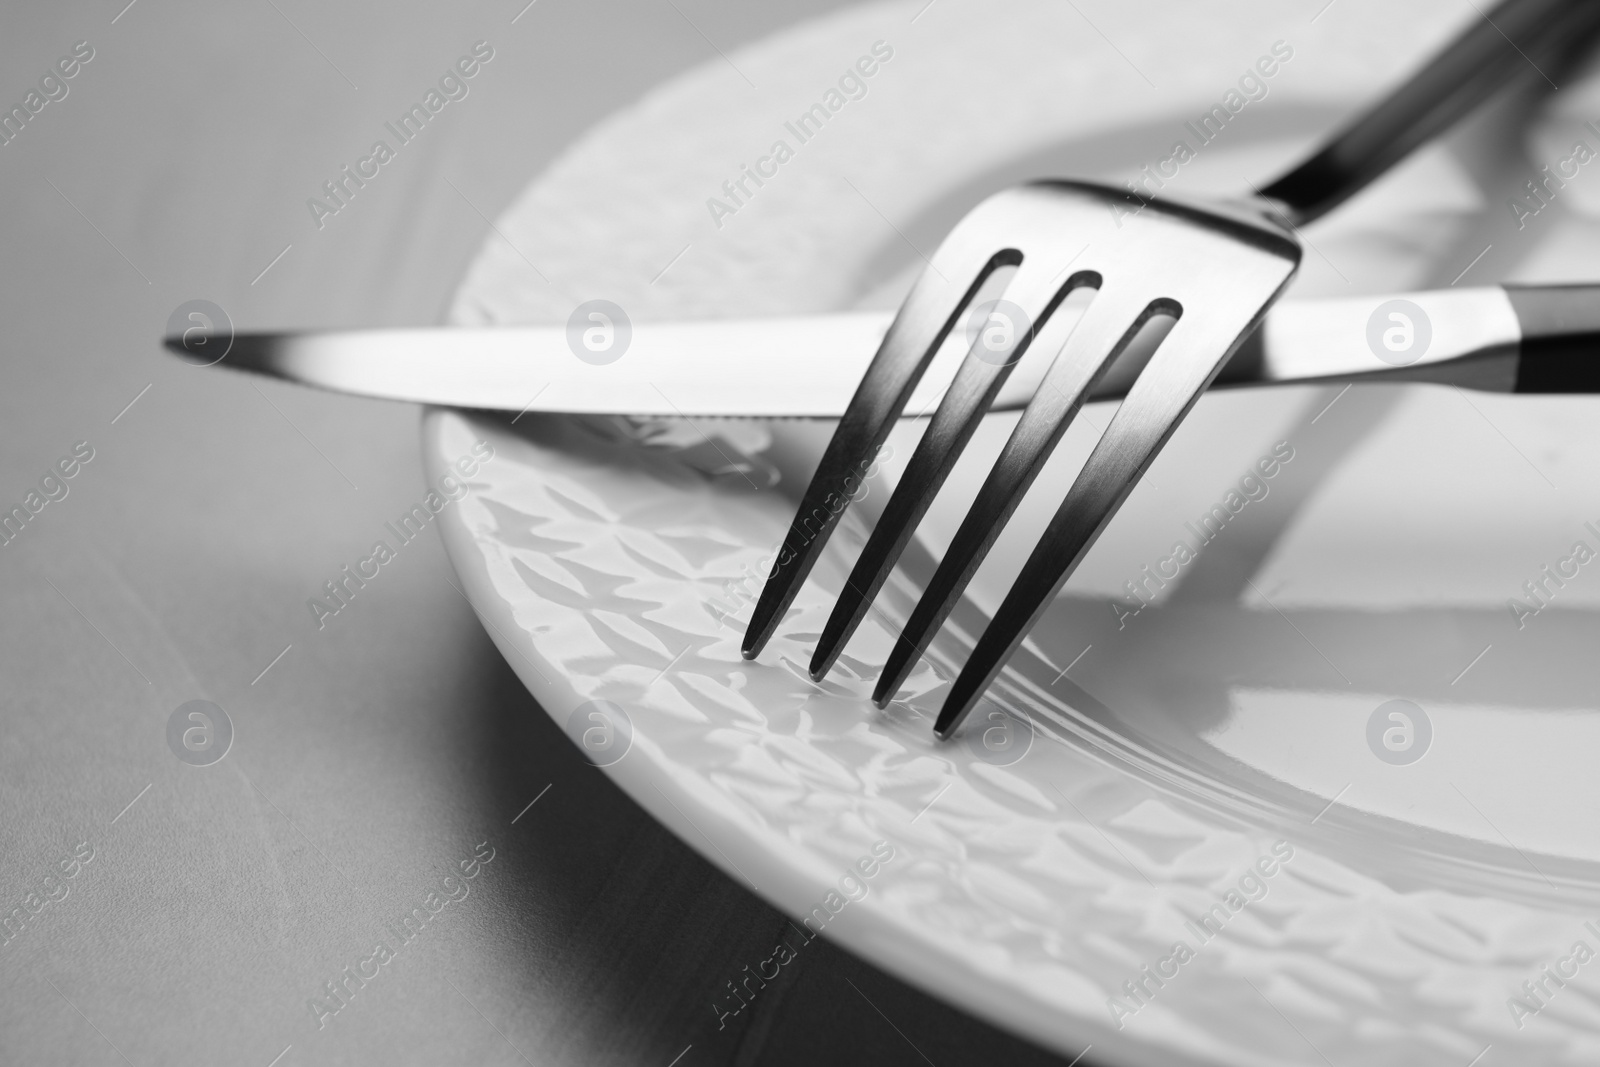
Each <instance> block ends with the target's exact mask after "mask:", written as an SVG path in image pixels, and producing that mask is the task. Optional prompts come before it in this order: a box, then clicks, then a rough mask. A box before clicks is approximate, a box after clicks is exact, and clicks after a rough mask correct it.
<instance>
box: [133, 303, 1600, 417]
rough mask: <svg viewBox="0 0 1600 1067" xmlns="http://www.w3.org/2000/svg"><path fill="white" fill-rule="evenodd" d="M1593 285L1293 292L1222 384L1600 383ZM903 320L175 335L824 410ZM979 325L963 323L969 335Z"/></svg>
mask: <svg viewBox="0 0 1600 1067" xmlns="http://www.w3.org/2000/svg"><path fill="white" fill-rule="evenodd" d="M1597 294H1600V287H1595V286H1587V285H1583V286H1537V287H1523V288H1515V287H1502V286H1488V287H1479V288H1470V289H1445V290H1434V291H1428V292H1413V293H1405V294H1396V295H1379V296H1364V297H1350V298H1340V299H1334V300H1298V301H1285V302H1283V303H1280V304H1279V305H1278V306H1277V307H1276V308H1274V309H1273V311H1272V312H1271V313H1270V314H1269V315H1268V317H1267V319H1266V320H1265V322H1264V323H1263V325H1262V326H1261V328H1260V329H1258V330H1257V331H1256V333H1255V334H1254V335H1253V336H1252V338H1251V339H1250V340H1249V341H1248V342H1247V343H1246V344H1245V346H1244V347H1243V348H1242V349H1241V350H1240V352H1239V353H1238V354H1237V355H1236V356H1235V357H1234V359H1233V360H1232V361H1230V363H1229V364H1228V366H1227V367H1226V368H1225V369H1224V370H1223V372H1222V374H1221V375H1219V376H1218V379H1217V381H1216V383H1215V384H1214V385H1213V388H1227V387H1239V386H1256V385H1278V384H1290V383H1314V382H1329V381H1334V382H1337V381H1367V380H1394V381H1433V382H1448V383H1452V384H1456V385H1460V386H1465V387H1469V388H1475V389H1483V390H1490V391H1498V392H1512V391H1521V392H1573V391H1576V392H1588V391H1600V382H1596V381H1593V380H1592V379H1593V378H1594V374H1593V373H1592V372H1587V373H1586V374H1579V375H1577V376H1576V377H1574V376H1573V375H1572V374H1569V373H1566V372H1564V371H1562V369H1561V368H1562V367H1564V366H1566V363H1564V362H1563V363H1560V364H1559V365H1558V364H1557V363H1556V362H1553V361H1554V360H1557V359H1558V357H1559V358H1560V359H1562V360H1565V359H1566V357H1567V356H1570V355H1571V354H1573V352H1574V351H1575V350H1584V351H1587V350H1589V349H1592V348H1593V347H1594V346H1595V345H1596V343H1597V342H1600V295H1597ZM893 317H894V316H893V313H892V312H877V311H862V312H841V313H832V314H817V315H801V316H793V317H788V318H765V319H725V320H707V321H699V322H642V323H634V324H630V326H629V328H626V329H617V328H616V325H617V324H615V323H611V322H609V321H607V322H603V323H587V324H586V323H578V324H576V325H575V326H573V327H568V326H513V327H440V328H423V329H359V330H327V331H300V332H293V331H290V332H257V333H240V334H237V335H233V336H227V335H226V333H225V332H224V331H225V329H226V328H225V327H224V330H219V331H217V332H216V333H214V334H210V335H208V334H205V333H204V332H203V331H201V332H199V333H198V334H197V330H196V329H195V328H191V329H190V330H188V331H186V332H185V333H184V334H183V335H181V336H179V335H173V336H169V337H168V338H166V341H165V343H166V346H167V347H168V348H169V349H171V350H172V351H173V352H174V353H176V354H178V355H179V356H182V357H184V358H186V359H188V360H190V361H191V362H203V363H207V364H211V363H214V364H216V365H219V366H222V367H225V368H228V369H232V370H241V371H249V372H253V373H256V374H263V375H268V376H271V377H276V378H281V379H285V380H288V381H293V382H299V383H301V384H304V385H310V386H316V387H318V388H322V389H330V390H334V391H337V392H343V393H351V394H355V395H360V396H368V397H378V398H384V399H389V400H401V401H410V402H414V403H423V404H436V405H443V406H450V407H461V408H477V409H487V410H497V411H514V412H530V411H531V412H550V413H566V414H627V415H643V416H673V415H677V416H702V417H706V416H709V417H759V418H773V417H809V418H826V417H837V416H838V415H840V414H841V413H842V412H843V411H844V409H845V407H846V406H847V405H848V404H849V401H850V397H851V395H852V394H853V392H854V391H855V388H856V385H857V383H858V382H859V381H860V379H861V375H862V373H863V372H864V371H865V370H866V367H867V364H868V363H869V362H871V359H872V356H873V353H874V352H876V351H877V348H878V344H879V342H880V341H881V340H882V339H883V335H884V333H885V331H886V330H887V329H888V327H889V324H890V322H891V321H892V320H893ZM983 325H984V324H983V323H975V324H970V326H969V330H975V329H979V328H982V327H983ZM591 330H592V331H594V332H590V331H591ZM951 332H952V342H951V343H949V344H947V345H946V346H945V348H944V349H942V350H941V352H940V354H939V356H938V357H936V360H935V362H934V364H933V366H932V367H931V368H930V370H929V372H928V374H926V375H924V377H923V381H922V383H921V384H920V385H919V386H918V388H917V391H916V392H915V393H914V394H913V396H912V398H911V402H910V403H909V404H908V405H907V406H906V412H907V414H908V415H912V416H914V415H917V414H920V413H924V412H927V411H931V410H932V408H933V407H934V405H935V404H937V402H938V400H939V396H940V395H941V394H942V392H943V390H944V388H945V387H946V385H947V384H948V383H949V381H950V380H951V378H952V377H953V375H954V372H955V368H956V366H957V364H958V363H959V361H960V359H961V358H962V357H963V356H964V355H965V352H966V349H967V347H968V345H969V343H970V340H971V339H970V338H969V337H967V336H965V333H966V332H967V331H963V330H962V329H961V328H957V329H955V330H952V331H951ZM630 334H631V336H629V335H630ZM619 339H620V340H619ZM607 342H609V344H608V343H607ZM1552 346H1554V347H1552ZM1134 347H1135V348H1137V347H1138V346H1137V345H1136V346H1134ZM1147 347H1149V348H1150V350H1152V351H1153V346H1147ZM218 351H221V352H222V353H223V355H222V356H221V357H220V358H216V357H215V353H217V352H218ZM1563 353H1564V354H1565V355H1563ZM202 354H203V358H202ZM1530 354H1537V355H1538V357H1539V358H1538V359H1537V360H1534V359H1532V358H1531V355H1530ZM1054 355H1055V353H1053V352H1030V353H1029V354H1028V355H1025V356H1024V357H1023V358H1022V361H1021V363H1020V364H1019V366H1018V367H1017V368H1016V370H1015V371H1014V373H1013V375H1012V377H1011V379H1010V381H1008V382H1007V384H1006V387H1005V389H1004V390H1003V391H1002V393H1001V395H1000V397H999V400H998V402H997V403H996V405H995V410H1014V409H1018V408H1021V407H1023V406H1024V405H1026V403H1027V402H1028V400H1029V398H1030V397H1031V396H1032V395H1033V393H1034V391H1035V389H1036V388H1037V387H1038V385H1039V382H1040V380H1041V378H1042V377H1043V375H1044V372H1045V370H1046V369H1048V366H1049V363H1050V360H1051V359H1052V358H1053V357H1054ZM1148 355H1149V352H1148V351H1147V352H1144V353H1143V354H1142V356H1141V354H1140V353H1138V352H1136V351H1132V350H1130V352H1129V353H1128V354H1127V355H1125V356H1124V357H1123V358H1122V359H1121V361H1120V362H1119V363H1118V365H1117V366H1115V367H1113V368H1112V370H1111V371H1110V372H1108V373H1107V375H1106V376H1105V378H1104V379H1103V380H1102V382H1101V383H1100V385H1099V387H1098V388H1097V389H1096V390H1095V392H1094V393H1093V394H1092V395H1091V399H1093V400H1108V399H1114V398H1116V397H1118V396H1120V395H1122V393H1123V392H1124V391H1125V390H1126V388H1127V385H1128V384H1129V383H1130V382H1131V381H1132V380H1133V378H1134V377H1135V376H1136V375H1137V373H1138V370H1139V369H1140V367H1141V365H1142V363H1141V359H1143V358H1148ZM1584 362H1585V363H1586V364H1587V363H1590V362H1593V363H1600V361H1584ZM1535 363H1536V364H1537V366H1534V364H1535ZM1580 379H1581V380H1580Z"/></svg>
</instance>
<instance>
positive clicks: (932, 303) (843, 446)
mask: <svg viewBox="0 0 1600 1067" xmlns="http://www.w3.org/2000/svg"><path fill="white" fill-rule="evenodd" d="M1003 196H1005V194H999V195H998V196H996V197H993V198H991V199H990V200H988V201H985V202H984V203H983V204H980V205H978V207H976V208H974V209H973V210H972V211H971V212H969V213H968V215H967V216H966V217H965V218H963V219H962V220H961V222H959V223H957V225H956V228H955V229H954V230H952V231H951V232H950V234H949V235H948V236H947V237H946V238H945V239H944V241H943V243H941V244H940V245H939V248H938V250H937V251H935V252H934V254H933V260H932V261H930V262H929V264H928V267H927V269H925V270H924V271H923V272H922V274H921V275H920V276H919V277H918V278H917V281H916V284H915V285H913V286H912V289H911V294H910V295H909V296H908V297H906V300H905V302H904V303H903V304H901V306H900V311H899V313H898V314H897V315H896V316H895V319H894V322H893V324H892V325H890V327H889V332H888V333H887V334H886V335H885V336H884V339H883V344H882V345H880V346H879V348H878V352H877V355H875V356H873V358H872V363H871V365H870V366H869V367H868V368H867V373H866V375H865V376H864V377H863V378H862V380H861V385H860V386H858V387H857V389H856V392H855V395H854V396H853V397H851V399H850V405H849V407H847V408H846V409H845V413H844V416H843V417H842V418H841V419H840V420H839V425H838V428H837V429H835V430H834V433H833V437H832V439H830V440H829V441H828V446H827V448H826V449H825V450H824V451H823V454H822V460H821V462H820V463H818V465H817V471H816V473H815V474H814V475H812V478H811V484H810V485H808V486H807V487H806V491H805V495H804V496H803V497H802V498H801V501H800V507H799V510H798V511H796V512H795V517H794V520H793V521H792V522H791V523H790V525H789V532H788V533H787V534H786V535H785V536H784V540H783V544H782V545H781V546H779V549H778V552H777V555H776V556H775V558H774V562H773V567H772V570H771V572H770V573H769V574H768V575H767V581H766V584H765V585H764V586H762V589H761V596H760V597H759V598H758V599H757V600H756V606H755V608H754V610H753V611H752V612H751V616H750V625H749V626H748V627H747V628H746V630H745V635H744V641H743V645H742V648H741V651H742V653H743V655H744V657H745V658H746V659H754V658H755V657H756V656H757V655H759V654H760V652H761V649H762V648H763V647H765V646H766V643H767V641H768V640H770V639H771V637H772V634H773V632H774V631H776V630H777V628H778V623H779V622H780V621H782V619H783V615H784V612H786V611H787V610H788V608H789V605H790V604H791V603H793V602H794V598H795V595H796V594H797V593H799V591H800V587H801V585H802V584H803V583H804V582H805V580H806V576H807V575H808V574H810V573H811V568H812V566H813V565H815V563H816V561H817V557H818V556H820V555H821V553H822V547H823V545H824V544H825V543H826V542H827V540H828V537H829V535H830V534H832V532H833V528H834V526H835V525H837V524H838V521H839V517H840V516H841V515H843V514H844V510H845V508H846V507H848V506H849V503H850V496H851V494H852V493H853V492H854V491H855V486H852V485H850V484H849V482H850V480H851V479H852V478H854V479H855V480H856V482H858V483H859V481H860V478H861V474H862V471H863V470H864V469H865V466H866V465H867V464H870V462H871V460H872V457H874V456H875V455H877V452H878V449H880V448H881V447H882V446H883V442H884V440H885V439H886V438H887V437H888V436H889V431H890V430H891V429H892V428H893V426H894V424H895V421H896V420H897V419H898V418H899V417H900V413H901V411H902V410H904V408H905V406H906V402H907V401H908V400H910V398H911V393H912V390H913V389H915V388H916V385H917V382H918V381H919V380H920V379H921V378H922V374H923V372H924V371H926V370H927V368H928V364H929V363H930V362H932V360H933V357H934V354H935V353H937V352H938V350H939V347H940V346H941V345H942V344H943V343H944V340H945V338H946V337H947V336H948V335H949V333H950V330H951V329H952V328H953V327H954V326H955V324H956V321H957V319H958V318H959V317H960V315H961V313H962V311H963V310H964V309H965V308H966V306H967V304H969V303H970V302H971V300H972V298H973V296H974V295H975V294H976V293H977V291H978V289H979V288H980V287H981V286H982V284H983V282H984V280H985V279H987V278H988V276H989V275H990V274H992V273H993V272H994V271H995V270H996V269H998V268H999V267H1002V266H1007V265H1013V264H1016V263H1017V262H1019V261H1020V260H1021V258H1022V257H1021V254H1020V253H1018V252H1017V251H1016V250H1015V249H1006V248H1002V249H1000V250H998V251H997V250H996V245H995V242H994V238H993V233H994V228H993V225H992V221H993V219H992V215H993V211H994V207H993V206H994V205H996V204H999V202H1000V200H1001V197H1003ZM1000 208H1001V210H1002V212H1003V211H1004V208H1005V205H1003V204H1000Z"/></svg>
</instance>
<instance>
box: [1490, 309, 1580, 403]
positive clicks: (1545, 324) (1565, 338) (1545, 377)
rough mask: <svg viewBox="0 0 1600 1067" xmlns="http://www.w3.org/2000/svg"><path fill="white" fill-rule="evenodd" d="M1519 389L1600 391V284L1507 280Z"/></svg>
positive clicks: (1518, 390) (1516, 388)
mask: <svg viewBox="0 0 1600 1067" xmlns="http://www.w3.org/2000/svg"><path fill="white" fill-rule="evenodd" d="M1504 288H1505V291H1506V296H1507V297H1509V298H1510V300H1511V309H1512V310H1513V311H1515V312H1516V315H1517V322H1518V324H1519V325H1520V326H1521V328H1522V344H1521V346H1520V352H1519V354H1518V358H1517V384H1516V386H1515V388H1514V390H1513V391H1514V392H1518V393H1600V285H1507V286H1505V287H1504Z"/></svg>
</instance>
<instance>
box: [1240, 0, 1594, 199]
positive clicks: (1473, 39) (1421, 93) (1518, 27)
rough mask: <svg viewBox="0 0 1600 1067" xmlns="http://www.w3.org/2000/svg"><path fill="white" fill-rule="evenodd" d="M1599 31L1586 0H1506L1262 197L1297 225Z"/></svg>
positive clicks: (1554, 65)
mask: <svg viewBox="0 0 1600 1067" xmlns="http://www.w3.org/2000/svg"><path fill="white" fill-rule="evenodd" d="M1597 30H1600V3H1595V2H1593V0H1503V2H1502V3H1500V4H1497V5H1495V7H1494V8H1493V9H1491V10H1490V11H1489V12H1488V14H1487V15H1484V16H1483V17H1481V18H1474V20H1473V23H1472V25H1471V26H1470V27H1468V29H1467V30H1466V31H1465V32H1464V33H1462V34H1461V35H1460V36H1459V37H1457V38H1456V39H1455V40H1454V41H1453V42H1452V43H1451V44H1450V46H1449V47H1447V48H1446V49H1445V50H1444V51H1443V52H1441V53H1439V54H1438V55H1437V56H1435V57H1434V58H1433V59H1432V60H1431V61H1429V63H1428V64H1427V65H1426V66H1424V67H1423V68H1422V69H1421V70H1419V71H1417V72H1416V73H1415V74H1413V75H1412V76H1411V78H1410V80H1409V81H1407V82H1406V83H1405V84H1404V85H1403V86H1401V87H1400V89H1398V90H1397V91H1396V92H1394V93H1393V94H1390V95H1388V96H1386V97H1385V98H1384V99H1383V101H1382V102H1381V103H1379V104H1378V105H1376V106H1375V107H1373V108H1372V109H1371V110H1369V111H1367V112H1366V113H1365V114H1363V115H1361V116H1360V117H1358V118H1357V119H1356V120H1355V121H1354V122H1352V123H1351V124H1350V125H1349V126H1347V127H1345V128H1344V129H1343V130H1342V131H1341V132H1340V133H1338V134H1337V135H1335V136H1334V138H1333V139H1332V140H1331V141H1329V142H1328V143H1327V144H1326V145H1324V146H1323V148H1322V149H1321V150H1320V151H1318V152H1317V153H1316V154H1315V155H1313V156H1312V157H1311V158H1310V159H1307V160H1306V161H1305V162H1303V163H1301V164H1300V165H1299V166H1297V167H1296V168H1295V169H1294V170H1292V171H1290V172H1289V173H1288V174H1285V175H1284V176H1283V177H1281V178H1279V179H1278V180H1277V181H1275V182H1273V183H1272V184H1271V185H1269V186H1268V187H1267V188H1265V189H1263V190H1261V195H1262V196H1264V197H1267V198H1268V199H1271V200H1274V201H1277V202H1278V203H1280V204H1282V205H1284V206H1286V207H1287V208H1288V214H1289V216H1290V218H1291V220H1292V221H1293V222H1294V223H1295V224H1296V225H1301V224H1304V223H1307V222H1310V221H1312V220H1314V219H1317V218H1320V217H1321V216H1322V215H1325V214H1327V213H1328V212H1329V211H1331V210H1332V209H1334V208H1335V207H1338V206H1339V205H1340V204H1341V203H1343V202H1344V201H1345V200H1347V199H1349V198H1350V197H1351V196H1353V195H1354V194H1355V193H1357V192H1359V191H1360V190H1361V189H1362V188H1364V187H1365V186H1366V185H1367V184H1368V183H1369V182H1371V181H1372V180H1373V179H1374V178H1376V177H1378V176H1379V175H1380V174H1382V173H1383V172H1384V171H1386V170H1388V169H1389V167H1391V166H1393V165H1394V164H1395V163H1397V162H1398V161H1399V160H1401V159H1402V158H1404V157H1405V156H1407V155H1409V154H1410V153H1411V151H1412V150H1413V149H1415V148H1417V147H1418V146H1419V145H1421V144H1423V143H1425V142H1426V141H1428V140H1430V139H1432V138H1433V137H1435V136H1437V135H1438V134H1440V133H1442V132H1444V130H1446V129H1447V128H1448V127H1449V126H1451V125H1452V124H1453V123H1454V122H1456V120H1458V119H1460V118H1462V117H1464V116H1465V115H1466V114H1467V113H1468V112H1469V111H1471V110H1472V109H1473V108H1475V107H1477V106H1478V105H1479V104H1480V103H1482V102H1484V101H1485V100H1487V99H1488V98H1489V97H1490V96H1492V95H1493V94H1494V93H1495V92H1496V91H1497V90H1499V89H1501V88H1503V87H1505V86H1506V85H1508V84H1509V83H1512V82H1514V81H1519V80H1522V81H1525V80H1530V79H1531V80H1534V81H1540V80H1542V81H1549V79H1550V76H1554V75H1556V74H1557V73H1558V72H1559V69H1560V68H1561V67H1562V66H1564V65H1565V63H1566V62H1567V61H1568V60H1570V59H1571V58H1573V57H1575V56H1576V55H1577V54H1578V53H1579V51H1580V50H1581V49H1583V48H1584V47H1585V46H1586V45H1587V44H1589V43H1590V41H1592V40H1593V38H1594V35H1595V33H1596V31H1597ZM1551 85H1552V87H1553V86H1554V83H1553V82H1552V83H1551Z"/></svg>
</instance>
